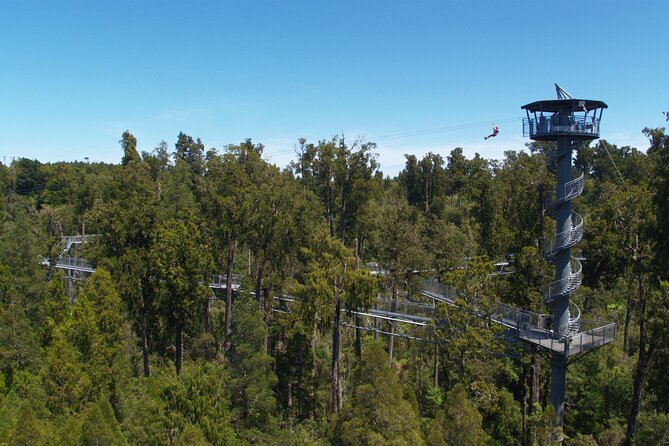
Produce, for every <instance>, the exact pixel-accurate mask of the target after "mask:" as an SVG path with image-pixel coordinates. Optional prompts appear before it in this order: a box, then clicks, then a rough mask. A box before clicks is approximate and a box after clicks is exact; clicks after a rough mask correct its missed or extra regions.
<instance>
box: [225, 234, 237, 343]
mask: <svg viewBox="0 0 669 446" xmlns="http://www.w3.org/2000/svg"><path fill="white" fill-rule="evenodd" d="M234 260H235V242H234V241H231V242H230V244H229V245H228V253H227V257H226V263H225V343H224V350H225V351H226V352H227V351H228V350H230V342H231V340H232V339H231V338H232V264H233V263H234Z"/></svg>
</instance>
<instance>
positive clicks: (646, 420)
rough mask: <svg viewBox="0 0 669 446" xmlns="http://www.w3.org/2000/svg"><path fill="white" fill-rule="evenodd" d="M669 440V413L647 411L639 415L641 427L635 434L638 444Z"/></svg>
mask: <svg viewBox="0 0 669 446" xmlns="http://www.w3.org/2000/svg"><path fill="white" fill-rule="evenodd" d="M667 441H669V414H666V413H656V414H653V413H646V414H643V415H641V416H640V417H639V427H638V428H637V431H636V433H635V434H634V442H635V443H636V444H639V445H642V444H649V445H650V444H665V443H667Z"/></svg>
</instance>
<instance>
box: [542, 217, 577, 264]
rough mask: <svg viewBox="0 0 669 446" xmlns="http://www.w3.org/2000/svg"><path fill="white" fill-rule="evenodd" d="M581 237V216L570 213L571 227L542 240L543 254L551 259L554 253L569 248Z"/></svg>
mask: <svg viewBox="0 0 669 446" xmlns="http://www.w3.org/2000/svg"><path fill="white" fill-rule="evenodd" d="M582 238H583V217H581V216H580V215H579V214H577V213H576V212H572V213H571V229H569V230H567V231H564V232H560V233H558V234H556V235H555V237H550V238H547V239H546V240H544V255H545V256H546V258H547V259H548V260H549V261H552V259H553V257H554V256H555V254H557V253H558V252H560V251H562V250H564V249H567V248H571V247H572V246H574V245H576V244H577V243H578V242H580V241H581V239H582Z"/></svg>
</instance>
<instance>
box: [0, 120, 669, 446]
mask: <svg viewBox="0 0 669 446" xmlns="http://www.w3.org/2000/svg"><path fill="white" fill-rule="evenodd" d="M644 134H645V135H646V136H647V137H648V141H649V147H648V148H643V150H641V149H639V148H633V147H617V146H616V145H615V144H614V143H610V142H607V141H603V140H600V141H595V142H592V143H590V144H586V145H583V146H581V147H579V148H578V149H577V150H576V151H575V153H574V168H573V169H574V177H576V176H577V175H580V174H581V173H583V174H584V175H585V188H584V193H583V195H581V196H580V197H578V198H577V199H575V200H574V202H573V206H574V208H575V209H576V210H577V211H578V213H579V214H580V215H582V216H583V220H584V222H585V223H584V231H585V232H584V237H583V241H582V242H581V243H580V244H579V245H578V248H577V249H578V255H579V256H580V257H581V258H583V259H584V260H583V261H582V263H583V281H582V286H581V287H580V288H578V290H577V291H576V292H575V293H574V294H573V295H572V296H571V299H572V301H573V302H574V303H575V304H576V305H578V307H579V308H580V311H581V313H582V316H583V318H584V319H587V320H591V321H600V322H603V321H607V322H608V321H610V322H615V323H616V324H617V327H618V336H617V337H616V340H615V342H614V343H612V344H609V345H607V346H604V347H602V348H600V349H598V350H596V351H594V352H592V353H589V354H587V355H585V356H583V357H582V358H580V360H579V361H575V362H573V363H572V364H570V366H569V369H568V375H567V394H566V408H567V409H566V419H565V423H564V432H563V434H562V435H564V439H565V444H572V445H622V444H639V445H641V444H644V445H651V444H663V443H664V442H667V441H669V385H668V384H667V380H666V377H665V375H664V372H663V370H666V367H667V365H668V364H669V350H668V349H667V347H668V346H669V331H668V330H667V327H668V326H669V282H668V281H669V272H668V271H669V139H668V137H667V135H666V132H665V129H664V128H657V129H644ZM551 149H552V147H550V145H549V144H545V145H539V144H536V143H531V144H527V145H526V147H522V148H518V149H517V150H510V151H507V152H505V155H504V158H503V159H502V160H492V159H485V158H482V157H481V156H479V155H478V154H476V155H475V156H474V157H472V158H470V159H468V158H466V157H465V156H464V154H463V149H462V148H455V149H453V150H452V151H451V152H450V153H448V154H438V153H432V152H429V153H427V154H426V155H424V156H423V157H422V158H420V157H418V156H416V155H415V154H407V155H405V158H406V163H405V167H404V169H403V170H402V171H401V172H400V173H399V175H397V176H396V177H395V178H390V177H387V176H385V177H384V175H383V173H382V171H381V170H380V169H381V166H380V165H379V163H378V161H377V155H376V150H377V147H376V145H375V144H374V143H371V142H363V141H349V140H346V139H345V138H344V137H343V136H336V137H333V138H331V139H329V140H328V139H324V140H320V141H307V140H305V139H300V140H299V141H298V142H297V144H296V153H295V159H294V161H293V162H291V163H290V164H289V165H288V166H283V167H278V166H275V165H272V164H271V163H269V162H267V161H266V160H264V159H263V150H264V147H263V145H262V144H259V143H257V142H255V141H252V140H251V139H247V140H245V141H243V142H241V143H239V144H232V145H229V146H225V147H222V148H213V147H207V146H206V145H205V143H204V142H203V141H201V140H200V139H199V138H196V137H192V136H189V135H187V134H184V133H180V134H179V135H178V137H177V139H176V142H175V143H174V144H173V145H170V144H168V143H166V142H161V143H160V144H159V145H158V146H157V147H155V148H153V149H148V148H146V149H145V150H140V147H138V141H137V139H136V138H135V137H134V136H133V135H132V134H131V133H130V132H129V131H126V132H124V133H123V134H122V135H121V140H120V147H119V156H118V158H119V163H118V164H105V163H89V162H56V163H43V162H40V161H39V160H29V159H26V158H19V159H15V160H12V161H11V163H10V164H8V165H5V164H2V163H0V194H1V198H2V199H1V200H0V219H1V224H2V231H1V232H0V331H1V333H0V444H2V445H4V444H6V445H18V444H25V445H39V444H45V445H46V444H62V445H89V444H90V445H92V444H107V445H126V444H128V445H130V444H132V445H134V444H174V445H186V444H188V445H209V444H211V445H245V444H249V445H251V444H263V445H273V444H275V445H326V444H333V445H358V444H364V445H431V446H432V445H435V446H436V445H447V444H448V445H468V444H472V445H481V444H488V445H535V444H536V445H544V444H554V443H555V441H556V439H557V438H559V437H560V435H561V434H559V433H558V432H557V431H558V430H559V428H558V427H556V426H555V422H554V419H555V414H554V412H553V409H552V407H551V405H550V402H549V401H550V400H549V390H550V379H549V374H550V362H549V361H548V360H547V358H545V357H544V356H542V355H541V354H540V352H537V351H536V350H533V349H531V348H527V346H523V345H520V344H518V343H509V342H505V340H504V336H503V333H502V332H501V330H500V329H498V327H496V326H495V324H492V323H491V321H490V319H489V317H487V316H486V315H485V314H483V315H482V314H480V313H481V312H480V311H478V310H480V309H481V308H485V305H492V304H494V303H495V302H504V303H506V304H510V305H514V306H516V307H520V308H525V309H527V310H531V311H535V312H538V313H546V312H549V310H548V309H547V308H546V307H545V306H544V304H543V302H542V288H543V286H544V285H545V284H547V283H549V282H550V281H551V280H553V278H552V271H553V267H552V265H551V264H550V263H548V262H547V261H546V260H545V259H544V257H543V250H542V243H543V240H544V239H545V238H546V237H547V236H549V235H550V234H554V233H555V223H554V222H553V221H552V220H551V219H547V218H544V216H545V197H546V195H547V194H548V192H549V191H551V190H554V189H555V175H554V174H553V173H552V172H551V171H550V170H549V169H548V168H547V166H546V161H547V157H548V152H549V151H550V150H551ZM75 235H79V236H85V235H88V236H90V237H89V238H86V239H85V240H86V242H85V243H83V241H84V237H81V238H80V239H67V238H66V237H67V236H75ZM66 258H67V259H71V260H70V261H72V262H74V261H77V262H80V265H82V267H83V265H84V264H83V263H81V262H83V260H82V259H85V260H86V262H87V263H86V265H88V266H86V268H88V267H89V266H90V268H89V269H90V271H86V272H79V273H77V274H73V273H71V272H69V273H68V270H63V268H59V267H58V265H59V262H61V263H62V262H63V261H64V260H63V259H66ZM74 259H78V260H74ZM495 263H497V264H498V265H500V264H501V263H503V264H504V265H505V268H508V269H507V270H506V271H508V272H510V274H495V272H496V268H495V266H494V264H495ZM82 271H83V270H82ZM497 272H498V271H497ZM424 279H430V280H433V281H436V282H439V283H441V284H443V285H444V286H449V287H452V288H453V289H455V290H457V291H458V297H459V298H460V299H461V305H460V307H457V308H455V307H449V306H446V305H444V304H440V305H436V308H434V309H433V310H432V311H433V313H432V314H433V316H432V317H431V318H429V321H428V322H426V323H425V324H423V325H422V326H421V327H420V331H411V332H410V333H409V332H408V331H404V330H405V329H406V330H409V327H408V326H406V325H402V324H399V325H397V324H395V325H393V324H391V323H389V322H387V321H384V320H382V319H375V320H374V325H373V326H367V327H365V326H364V323H365V321H364V320H363V318H364V313H365V310H367V309H369V308H372V307H374V306H375V305H381V303H382V304H383V305H387V308H388V311H390V312H395V313H401V312H402V311H403V310H402V308H400V307H399V305H400V303H403V304H406V302H414V303H415V304H416V305H418V304H419V303H420V302H419V297H420V287H421V283H422V282H421V281H422V280H424ZM473 301H475V302H477V304H476V305H477V307H476V308H475V309H474V310H472V308H474V307H468V306H467V305H470V303H471V302H473ZM444 321H446V322H444ZM356 327H357V328H356ZM365 328H367V329H368V330H365ZM412 330H413V328H412ZM407 333H409V334H407ZM418 338H420V339H422V340H418ZM665 342H666V343H665Z"/></svg>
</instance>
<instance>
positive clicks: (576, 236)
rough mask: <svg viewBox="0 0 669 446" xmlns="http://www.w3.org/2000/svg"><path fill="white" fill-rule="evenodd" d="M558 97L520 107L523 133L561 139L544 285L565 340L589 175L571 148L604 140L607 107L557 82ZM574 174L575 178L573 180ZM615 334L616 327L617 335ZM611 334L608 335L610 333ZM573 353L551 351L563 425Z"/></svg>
mask: <svg viewBox="0 0 669 446" xmlns="http://www.w3.org/2000/svg"><path fill="white" fill-rule="evenodd" d="M555 88H556V91H557V97H558V98H557V99H555V100H544V101H536V102H532V103H530V104H527V105H523V106H522V107H521V108H522V109H523V110H525V111H526V113H527V117H526V118H524V119H523V136H529V137H530V139H532V140H535V141H551V142H555V143H556V146H557V147H556V149H555V150H549V151H547V153H546V160H547V161H546V163H547V166H548V168H549V170H551V171H552V172H553V173H555V174H556V175H557V181H556V188H555V192H553V193H551V194H549V195H548V196H547V197H546V207H545V212H546V215H548V216H549V217H552V218H554V219H555V222H556V228H555V236H554V237H550V238H548V239H546V240H545V243H544V256H545V257H546V259H547V260H548V261H549V262H551V263H553V264H554V265H555V276H554V281H553V282H551V283H550V284H548V285H547V286H546V287H545V289H544V303H545V304H546V305H547V306H548V307H549V308H551V309H552V310H553V318H552V327H551V328H552V332H553V335H554V336H556V337H558V338H562V339H566V338H570V337H573V336H574V335H575V334H577V333H579V332H580V330H581V312H580V309H579V308H578V306H576V305H575V304H574V303H573V302H570V301H569V295H570V294H571V293H572V292H574V291H575V290H576V288H578V287H579V286H580V285H581V263H580V262H579V260H578V259H577V258H575V257H573V256H572V254H571V248H572V247H573V246H575V245H576V244H577V243H578V242H580V241H581V238H582V237H583V218H582V217H581V216H580V215H579V214H577V213H576V212H574V211H573V210H572V203H571V202H572V200H573V199H574V198H576V197H577V196H579V195H580V194H581V193H582V192H583V186H584V174H583V173H580V175H573V173H572V170H573V169H572V152H573V151H574V150H576V149H578V148H580V147H581V146H582V145H583V144H585V143H587V142H588V141H591V140H594V139H597V138H599V123H600V121H601V119H602V112H603V110H604V109H605V108H607V105H606V104H605V103H604V102H602V101H596V100H590V99H575V98H574V97H572V96H571V95H570V94H569V93H567V92H565V91H564V90H563V89H562V88H560V86H558V85H557V84H556V85H555ZM574 176H576V177H575V178H574ZM614 334H615V326H614V327H613V333H612V334H610V335H609V336H610V337H611V340H612V336H613V335H614ZM605 337H606V336H605ZM568 356H569V355H568V354H567V353H564V352H558V351H555V350H553V351H551V352H550V360H551V403H552V404H553V406H554V407H555V412H556V415H557V420H558V423H559V424H560V425H562V424H563V421H564V394H565V380H566V374H567V359H568Z"/></svg>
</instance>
